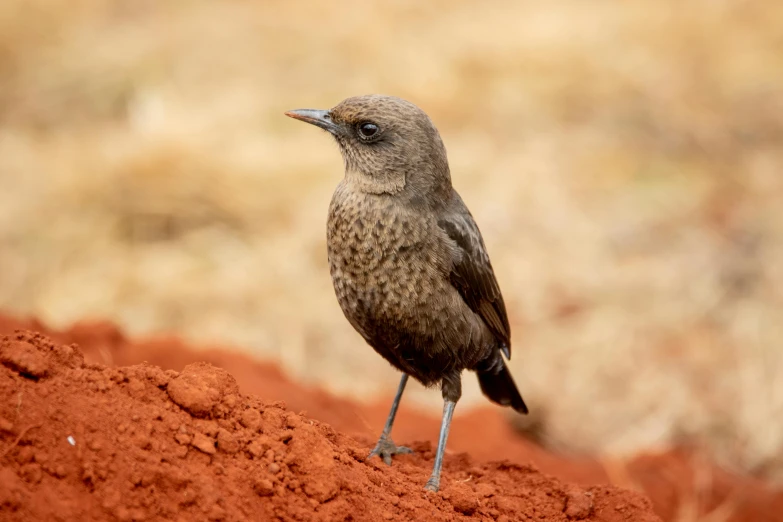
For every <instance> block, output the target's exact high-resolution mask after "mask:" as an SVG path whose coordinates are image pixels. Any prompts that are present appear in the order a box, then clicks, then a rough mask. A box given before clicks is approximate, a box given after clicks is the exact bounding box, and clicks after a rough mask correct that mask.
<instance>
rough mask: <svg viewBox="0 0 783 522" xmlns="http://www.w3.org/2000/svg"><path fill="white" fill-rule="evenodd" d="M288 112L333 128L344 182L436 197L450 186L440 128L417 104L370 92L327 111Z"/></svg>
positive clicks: (374, 189) (381, 191) (375, 189)
mask: <svg viewBox="0 0 783 522" xmlns="http://www.w3.org/2000/svg"><path fill="white" fill-rule="evenodd" d="M286 115H287V116H290V117H291V118H296V119H298V120H302V121H305V122H307V123H311V124H313V125H315V126H317V127H320V128H322V129H325V130H327V131H329V133H331V134H332V136H334V138H335V139H336V140H337V143H338V144H339V145H340V152H341V153H342V156H343V160H344V163H345V177H346V182H348V183H351V184H353V185H354V186H355V188H356V189H357V190H360V191H362V192H367V193H373V194H404V195H408V196H409V197H410V198H416V199H417V200H419V199H421V198H424V199H426V200H436V199H438V198H441V197H443V196H444V195H445V194H447V193H450V191H451V177H450V174H449V165H448V160H447V159H446V149H445V147H444V146H443V141H442V140H441V139H440V134H438V130H437V129H436V128H435V126H434V125H433V124H432V121H431V120H430V119H429V117H428V116H427V115H426V114H425V113H424V111H422V110H421V109H419V108H418V107H417V106H416V105H414V104H412V103H410V102H408V101H405V100H403V99H400V98H396V97H393V96H382V95H377V94H371V95H366V96H356V97H353V98H348V99H345V100H343V101H341V102H340V103H339V104H337V105H336V106H335V107H333V108H332V109H329V110H315V109H300V110H295V111H289V112H286Z"/></svg>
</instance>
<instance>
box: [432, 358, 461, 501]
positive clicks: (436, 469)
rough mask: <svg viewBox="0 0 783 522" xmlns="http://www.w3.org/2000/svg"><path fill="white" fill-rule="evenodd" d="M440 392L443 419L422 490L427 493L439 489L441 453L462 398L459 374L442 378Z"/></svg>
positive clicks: (441, 464) (441, 463)
mask: <svg viewBox="0 0 783 522" xmlns="http://www.w3.org/2000/svg"><path fill="white" fill-rule="evenodd" d="M441 392H442V393H443V419H442V420H441V423H440V435H439V436H438V450H437V452H436V453H435V463H434V464H433V465H432V475H430V479H429V480H428V481H427V485H426V486H424V489H426V490H429V491H438V489H440V470H441V468H442V467H443V453H444V452H445V451H446V440H447V439H448V438H449V428H450V427H451V417H452V415H454V407H455V406H457V401H458V400H459V398H460V397H461V396H462V377H461V375H460V373H459V372H456V373H454V374H450V375H447V376H445V377H443V382H442V383H441Z"/></svg>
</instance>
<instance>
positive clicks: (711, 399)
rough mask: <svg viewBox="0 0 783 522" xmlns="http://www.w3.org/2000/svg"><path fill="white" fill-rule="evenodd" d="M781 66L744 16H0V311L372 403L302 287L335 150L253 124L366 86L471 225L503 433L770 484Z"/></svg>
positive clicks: (387, 371)
mask: <svg viewBox="0 0 783 522" xmlns="http://www.w3.org/2000/svg"><path fill="white" fill-rule="evenodd" d="M781 60H783V3H780V2H774V1H766V2H765V1H760V0H759V1H741V0H737V1H729V0H711V1H708V0H694V1H691V2H687V3H685V2H676V1H674V0H665V1H662V0H643V1H642V0H640V1H638V2H615V1H610V0H595V1H593V2H581V1H577V0H554V1H551V2H546V3H541V2H533V1H528V0H525V1H491V2H485V3H482V4H481V5H480V6H478V4H475V3H474V2H467V1H462V0H458V1H448V2H447V1H445V0H438V1H432V2H426V3H424V2H415V1H412V0H411V1H399V2H394V3H387V4H376V3H370V2H338V1H332V2H316V1H294V2H283V1H270V0H267V1H265V2H253V1H242V0H235V1H229V2H207V1H196V0H192V1H181V2H159V1H155V0H135V1H122V0H4V1H3V2H1V3H0V309H2V310H4V311H6V312H10V313H13V314H18V315H34V316H36V317H39V318H40V319H41V320H43V321H45V322H46V323H48V324H50V325H52V326H55V327H57V326H66V325H68V324H70V323H72V322H74V321H78V320H81V319H84V318H106V319H110V320H113V321H116V322H117V323H118V324H120V325H121V326H122V327H123V328H124V329H125V330H127V331H128V332H130V333H132V334H150V333H156V332H175V333H179V334H181V335H182V336H184V337H186V338H188V339H192V340H196V341H198V342H201V343H204V342H219V343H223V344H229V345H232V346H235V347H236V349H237V350H245V351H247V352H249V353H252V354H253V355H254V356H257V357H259V358H263V359H266V360H273V361H277V362H278V363H279V364H280V365H281V366H282V367H283V368H284V369H285V371H286V372H288V373H289V374H290V375H292V376H293V377H295V378H296V379H297V380H299V381H301V382H306V383H312V384H316V385H319V386H322V387H324V388H326V389H328V390H330V391H332V392H334V393H336V394H340V395H350V396H353V397H360V398H365V399H367V400H372V399H374V398H377V397H379V396H388V395H390V394H391V393H392V390H393V389H394V387H395V386H396V383H397V379H398V375H397V374H396V372H395V371H393V370H392V369H391V368H390V367H389V366H388V365H387V364H386V363H385V362H384V361H383V360H382V359H381V358H380V357H379V356H377V355H376V354H375V353H374V352H373V351H372V349H370V348H369V347H368V346H367V345H366V344H365V343H364V341H363V340H362V339H361V338H360V337H359V335H358V334H356V333H355V332H354V331H353V329H352V328H351V327H350V326H349V324H348V323H347V322H346V321H345V319H344V318H343V315H342V313H341V312H340V309H339V307H338V305H337V302H336V299H335V298H334V294H333V290H332V286H331V281H330V278H329V272H328V268H327V261H326V247H325V221H326V211H327V206H328V202H329V199H330V197H331V193H332V190H333V188H334V186H335V185H336V184H337V183H338V181H339V179H340V178H341V176H342V161H341V159H340V157H339V152H338V150H337V147H336V146H335V145H334V143H332V140H330V139H329V138H328V136H327V135H325V134H324V133H322V132H319V131H317V130H316V129H313V128H312V127H310V126H307V125H303V124H301V123H298V122H295V121H293V120H290V119H288V118H286V117H284V116H283V112H284V111H286V110H289V109H295V108H304V107H307V108H329V107H331V106H333V105H335V104H337V103H338V102H339V101H340V100H342V99H343V98H346V97H348V96H352V95H357V94H366V93H384V94H393V95H397V96H401V97H403V98H406V99H409V100H411V101H413V102H414V103H416V104H417V105H419V106H420V107H422V108H423V109H424V110H425V111H426V112H427V113H428V114H429V115H430V116H431V118H432V119H433V120H434V122H435V124H436V125H437V126H438V128H439V129H440V132H441V134H442V136H443V139H444V141H445V143H446V146H447V149H448V151H449V158H450V162H451V170H452V176H453V181H454V184H455V186H456V188H457V189H458V190H459V192H460V193H461V195H462V197H463V199H464V200H465V201H466V203H467V204H468V206H469V207H470V209H471V210H472V212H473V214H474V216H475V217H476V220H477V222H478V223H479V226H480V227H481V230H482V232H483V235H484V239H485V241H486V243H487V247H488V249H489V252H490V255H491V257H492V261H493V264H494V267H495V272H496V274H497V277H498V280H499V282H500V285H501V287H502V289H503V293H504V296H505V301H506V304H507V308H508V311H509V315H510V319H511V323H512V337H513V344H514V350H513V352H514V358H513V359H512V361H511V365H512V369H513V371H514V374H515V376H516V379H517V382H518V384H519V386H520V388H521V390H522V392H523V395H524V396H525V398H526V400H527V402H528V404H530V405H531V409H532V411H533V413H532V415H531V416H530V417H529V418H527V419H523V421H524V423H525V424H520V428H521V429H522V430H527V431H529V432H531V433H532V434H533V435H534V436H535V437H536V438H538V439H539V440H541V441H542V442H544V443H545V444H546V445H548V446H549V447H552V448H556V449H560V450H566V451H570V452H576V453H580V452H583V453H588V452H589V453H593V454H606V455H615V456H622V455H627V454H633V453H635V452H638V451H641V450H647V449H656V448H667V447H670V446H673V445H677V444H682V443H686V442H687V443H691V444H697V445H699V446H701V447H703V448H707V449H708V451H709V452H710V454H711V456H712V457H713V458H714V459H717V460H718V461H719V462H721V463H723V464H724V465H727V466H730V467H732V468H733V469H737V470H741V471H745V472H750V473H753V474H757V475H762V476H766V477H771V478H776V479H783V346H781V344H782V343H783V199H782V198H783V172H781V170H782V167H783V66H781V63H782V62H781ZM465 387H466V389H465V397H464V406H462V403H461V407H463V408H467V406H468V405H477V404H484V402H483V401H484V399H482V398H481V395H480V393H479V391H478V386H477V384H476V383H475V382H474V379H473V378H470V377H466V379H465ZM408 400H411V401H414V400H415V401H417V402H418V403H419V404H420V405H421V407H422V408H429V409H432V411H439V410H440V407H441V398H440V394H439V393H437V392H434V391H425V390H422V389H420V388H414V389H413V390H412V392H411V393H410V394H409V397H408ZM514 422H517V421H516V420H514Z"/></svg>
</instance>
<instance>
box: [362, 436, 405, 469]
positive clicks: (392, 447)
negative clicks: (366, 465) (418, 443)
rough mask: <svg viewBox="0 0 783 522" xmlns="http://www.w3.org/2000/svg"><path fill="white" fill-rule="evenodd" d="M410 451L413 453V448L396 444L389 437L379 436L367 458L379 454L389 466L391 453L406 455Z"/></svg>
mask: <svg viewBox="0 0 783 522" xmlns="http://www.w3.org/2000/svg"><path fill="white" fill-rule="evenodd" d="M410 453H413V450H412V449H410V448H409V447H407V446H397V445H396V444H394V441H393V440H391V439H390V438H387V437H381V438H380V440H379V441H378V444H376V445H375V448H373V450H372V451H371V452H370V454H369V455H368V456H367V458H368V459H369V458H371V457H375V456H379V457H381V458H382V459H383V462H385V463H386V465H387V466H391V463H392V456H393V455H407V454H410Z"/></svg>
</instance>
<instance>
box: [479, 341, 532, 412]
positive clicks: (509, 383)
mask: <svg viewBox="0 0 783 522" xmlns="http://www.w3.org/2000/svg"><path fill="white" fill-rule="evenodd" d="M498 355H499V354H498ZM498 359H499V363H500V364H498V362H497V361H495V363H494V364H492V365H491V366H492V367H491V368H489V369H487V370H484V371H482V370H477V371H476V374H477V375H478V381H479V386H481V392H482V393H483V394H484V395H485V396H486V397H487V398H488V399H489V400H491V401H492V402H494V403H496V404H500V405H501V406H511V407H512V408H514V409H515V410H516V411H518V412H519V413H527V405H526V404H525V401H523V400H522V395H520V394H519V390H517V385H516V384H515V383H514V379H513V378H512V377H511V372H510V371H508V366H506V362H505V361H503V359H502V358H500V357H498Z"/></svg>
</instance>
